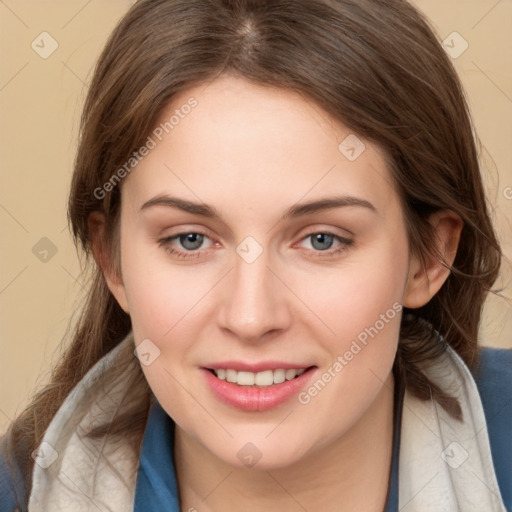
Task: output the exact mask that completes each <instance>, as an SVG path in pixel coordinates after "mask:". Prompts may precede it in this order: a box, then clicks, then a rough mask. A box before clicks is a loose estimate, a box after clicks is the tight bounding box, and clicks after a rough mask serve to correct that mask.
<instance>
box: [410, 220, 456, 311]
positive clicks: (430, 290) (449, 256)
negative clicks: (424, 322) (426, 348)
mask: <svg viewBox="0 0 512 512" xmlns="http://www.w3.org/2000/svg"><path fill="white" fill-rule="evenodd" d="M429 221H430V223H431V224H432V225H433V227H434V230H435V239H436V247H435V248H434V249H435V250H434V251H433V252H432V254H430V253H429V254H426V255H424V261H422V260H421V258H420V257H419V256H418V255H412V256H411V258H410V262H409V273H408V279H407V284H406V288H405V293H404V300H403V305H404V306H405V307H407V308H411V309H415V308H420V307H422V306H424V305H425V304H427V303H428V302H429V301H430V299H431V298H432V297H433V296H434V295H435V294H436V293H437V292H438V291H439V290H440V289H441V286H442V285H443V284H444V282H445V281H446V279H447V278H448V276H449V275H450V269H449V267H450V266H451V265H452V264H453V262H454V261H455V256H456V255H457V248H458V246H459V240H460V234H461V231H462V227H463V222H462V219H461V218H460V217H459V216H458V215H457V214H456V213H454V212H452V211H450V210H441V211H438V212H436V213H434V214H432V215H431V217H430V219H429Z"/></svg>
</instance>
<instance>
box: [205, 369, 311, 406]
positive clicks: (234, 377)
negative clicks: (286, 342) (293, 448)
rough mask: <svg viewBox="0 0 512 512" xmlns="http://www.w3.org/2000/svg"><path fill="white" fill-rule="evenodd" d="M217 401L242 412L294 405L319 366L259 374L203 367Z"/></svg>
mask: <svg viewBox="0 0 512 512" xmlns="http://www.w3.org/2000/svg"><path fill="white" fill-rule="evenodd" d="M201 370H202V372H203V375H204V377H205V380H206V385H207V387H208V388H209V389H210V391H211V392H212V394H213V396H214V397H216V399H219V400H220V401H221V402H223V403H224V404H226V405H228V406H230V407H233V408H235V409H239V410H242V411H257V412H261V411H267V410H269V409H273V408H276V407H278V406H280V405H282V404H285V403H287V402H290V401H291V399H292V398H293V397H294V396H296V395H297V394H298V393H299V392H300V391H301V390H302V389H304V388H305V387H306V385H307V384H308V382H310V381H311V380H312V379H313V378H314V376H315V375H316V373H317V371H316V370H318V367H317V366H308V367H306V368H279V367H276V368H273V369H270V368H269V369H266V370H265V369H261V370H260V371H257V372H251V371H247V370H236V369H234V368H202V369H201Z"/></svg>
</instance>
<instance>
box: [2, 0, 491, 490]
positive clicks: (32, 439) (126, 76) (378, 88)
mask: <svg viewBox="0 0 512 512" xmlns="http://www.w3.org/2000/svg"><path fill="white" fill-rule="evenodd" d="M228 73H229V74H232V75H234V76H239V77H243V78H244V79H246V80H249V81H251V82H253V83H256V84H261V85H271V86H278V87H282V88H286V89H289V90H293V91H295V92H298V93H299V94H301V95H302V96H303V97H304V98H307V99H308V100H310V101H312V102H314V103H315V104H317V105H318V106H320V107H322V108H324V109H325V110H326V111H327V112H328V113H329V114H331V115H332V116H333V117H334V118H336V119H338V120H339V121H341V122H342V123H344V124H345V125H346V126H347V127H348V128H349V129H350V130H351V131H352V132H354V133H356V134H358V135H360V136H362V137H364V138H366V139H368V140H370V141H372V142H374V143H376V144H377V145H378V146H379V147H380V148H381V149H382V150H383V152H384V154H385V155H386V158H387V161H388V165H389V169H390V171H391V173H392V176H393V179H394V182H395V184H396V188H397V190H398V191H399V194H400V198H401V202H402V207H403V210H404V212H405V217H406V220H407V231H408V238H409V244H410V249H411V251H413V252H414V253H415V254H417V255H420V256H421V257H425V256H426V255H430V254H432V250H433V249H432V248H433V247H434V246H435V244H434V233H433V230H432V226H431V224H430V223H429V214H431V213H433V212H435V211H437V210H440V209H449V210H452V211H453V212H455V213H456V214H458V215H459V216H460V218H461V219H462V220H463V222H464V226H463V229H462V233H461V238H460V244H459V249H458V252H457V256H456V258H455V261H454V263H453V265H452V266H451V267H450V269H451V272H450V275H449V277H448V278H447V280H446V282H445V283H444V285H443V286H442V288H441V289H440V291H439V292H438V293H437V294H436V295H435V296H434V297H433V298H432V299H431V300H430V302H429V303H428V304H426V305H425V306H424V307H422V308H420V309H416V310H414V311H412V310H407V309H405V310H404V314H403V316H402V324H401V331H400V340H399V344H398V351H397V354H396V360H395V363H394V371H395V372H396V374H397V375H399V376H400V378H401V379H403V382H404V383H405V385H406V386H407V389H408V390H409V392H410V393H412V394H413V395H415V396H417V397H419V398H420V399H425V400H426V399H430V398H431V397H433V398H434V399H435V400H437V401H438V403H440V404H441V406H443V407H444V408H445V409H446V410H448V411H449V412H450V414H452V416H454V417H456V418H460V416H461V411H460V406H459V404H458V403H457V401H456V400H455V399H454V398H452V397H451V396H449V395H448V394H447V393H446V391H445V390H443V389H439V388H438V387H437V386H435V385H434V384H433V383H432V382H431V381H429V379H428V378H427V377H426V376H425V375H424V371H423V370H424V368H425V365H428V364H429V362H432V361H433V360H435V359H436V358H437V357H438V356H439V355H440V354H442V352H443V351H444V350H446V346H447V345H449V346H451V347H452V348H453V349H454V350H455V351H456V352H457V353H458V354H459V355H460V356H461V357H462V359H463V360H464V361H465V363H466V364H467V365H468V366H469V367H470V368H471V369H474V368H475V365H476V363H477V359H478V328H479V322H480V316H481V311H482V306H483V302H484V299H485V297H486V294H487V293H488V292H489V291H490V290H491V287H492V286H493V284H494V282H495V280H496V278H497V275H498V272H499V267H500V262H501V250H500V246H499V243H498V241H497V238H496V236H495V233H494V230H493V226H492V223H491V219H490V216H489V211H488V206H487V203H486V199H485V195H484V190H483V185H482V178H481V175H480V169H479V162H478V142H477V138H476V136H475V134H474V132H473V128H472V123H471V119H470V115H469V110H468V106H467V103H466V100H465V96H464V92H463V89H462V86H461V83H460V81H459V79H458V77H457V74H456V72H455V71H454V68H453V66H452V64H451V62H450V59H449V58H448V56H447V55H446V53H445V51H444V50H443V48H442V46H441V44H440V43H439V41H438V39H437V37H436V35H435V33H434V32H433V30H432V29H431V28H430V26H429V23H428V21H427V20H426V19H425V18H424V16H423V15H422V14H421V13H420V12H419V11H418V10H417V9H416V8H414V7H413V6H412V5H411V4H409V3H408V2H406V1H405V0H387V1H381V0H272V1H266V0H139V1H138V2H137V3H136V4H134V5H133V7H132V8H131V9H130V10H129V11H128V12H127V14H126V15H125V16H124V17H123V18H122V19H121V21H120V22H119V24H118V26H117V27H116V28H115V30H114V31H113V33H112V34H111V36H110V38H109V40H108V42H107V44H106V46H105V48H104V50H103V52H102V54H101V56H100V58H99V61H98V62H97V65H96V68H95V72H94V75H93V77H92V82H91V84H90V88H89V91H88V95H87V98H86V101H85V105H84V109H83V115H82V118H81V129H80V141H79V147H78V151H77V155H76V161H75V165H74V174H73V179H72V185H71V191H70V195H69V210H68V217H69V222H70V226H71V229H72V233H73V237H74V241H75V244H76V245H77V248H78V250H79V252H80V254H81V257H82V256H83V257H84V260H85V268H84V272H90V280H89V283H90V288H89V291H88V293H87V295H86V297H85V302H84V304H83V309H82V310H81V314H80V316H79V318H78V319H77V321H76V322H75V323H74V325H73V327H70V328H69V332H68V336H67V340H66V341H67V345H66V349H65V350H64V351H63V354H62V357H61V359H60V360H59V362H58V364H57V365H56V367H55V369H54V371H53V374H52V377H51V382H50V383H49V384H48V385H47V386H46V387H45V388H44V389H43V390H42V391H41V392H39V393H38V394H37V395H35V396H34V397H33V400H32V402H31V404H30V405H29V406H28V407H27V408H26V410H25V411H23V412H22V413H21V414H20V416H19V417H18V418H17V419H16V421H15V422H14V423H13V424H12V425H11V428H10V433H11V435H12V439H13V441H14V443H13V446H14V447H15V452H16V453H17V452H19V453H20V454H24V455H20V456H24V457H25V459H24V461H25V463H26V471H30V472H31V470H32V467H33V461H32V460H31V458H30V457H29V456H28V455H27V453H28V454H30V453H31V451H32V450H33V449H35V448H36V447H37V446H38V445H39V443H40V442H41V439H42V436H43V434H44V432H45V430H46V429H47V427H48V425H49V423H50V421H51V419H52V418H53V416H54V415H55V413H56V411H57V410H58V408H59V407H60V405H61V404H62V402H63V400H64V398H65V397H66V396H67V395H68V394H69V392H70V391H71V389H72V388H73V387H74V386H75V385H76V384H77V383H78V381H79V380H80V379H81V378H82V377H83V376H84V374H85V373H86V372H87V370H89V369H90V368H91V367H92V366H93V365H94V364H95V363H96V362H97V361H98V360H99V359H100V358H102V357H103V356H104V355H105V354H106V353H107V352H108V351H110V350H111V349H112V348H113V347H114V346H116V345H117V344H118V343H119V342H120V341H121V340H123V338H125V336H126V335H127V334H128V333H129V331H130V329H131V323H130V317H129V316H128V315H127V314H126V313H125V312H124V311H123V310H122V309H121V308H120V307H119V305H118V303H117V302H116V300H115V298H114V297H113V296H112V294H111V293H110V291H109V289H108V287H107V285H106V282H105V279H104V277H103V275H102V272H101V271H100V269H99V267H98V266H97V265H96V263H95V261H94V260H93V258H92V257H91V255H92V244H91V233H90V231H89V227H88V218H89V215H90V214H91V212H94V211H100V212H102V213H103V214H104V215H105V218H106V232H105V243H106V247H108V249H109V253H110V255H111V261H112V267H113V270H114V271H115V272H118V273H119V272H120V267H119V243H118V239H119V229H118V228H119V220H120V197H121V196H120V194H121V193H122V183H121V184H120V186H117V187H114V188H113V189H112V190H111V191H109V192H108V193H106V194H104V197H102V199H100V200H99V199H98V198H97V197H96V195H95V194H94V191H95V190H96V189H97V188H98V187H102V186H103V184H104V183H106V182H107V181H108V180H109V179H110V178H111V177H112V175H113V173H114V172H115V171H116V170H117V169H119V168H120V167H121V166H122V165H123V164H124V163H125V162H126V161H127V159H128V158H129V157H130V155H132V153H133V152H134V151H136V150H137V149H139V148H140V147H141V146H142V145H143V144H144V142H145V141H146V139H147V137H148V135H149V134H150V133H151V131H152V129H153V128H154V125H155V123H156V120H157V118H158V116H159V114H160V113H161V112H162V110H163V109H164V108H165V107H166V105H167V104H168V102H169V101H170V100H172V99H173V97H174V95H175V94H176V93H178V92H180V91H182V90H185V89H187V88H189V87H192V86H195V85H198V84H200V83H204V82H208V81H210V80H214V79H215V78H216V77H218V76H220V75H222V74H228ZM437 257H441V256H440V255H439V254H438V255H437ZM70 325H71V324H70ZM435 331H437V332H438V333H440V334H441V335H442V340H440V339H439V337H438V336H437V335H436V333H435ZM132 358H133V355H132ZM132 363H133V361H132ZM113 371H114V370H113ZM115 371H117V372H119V373H120V372H127V371H128V372H130V388H131V391H130V392H128V393H127V396H130V408H129V410H128V411H127V412H126V414H125V415H124V416H123V417H119V418H117V419H116V420H115V422H114V423H113V424H111V425H108V426H105V427H104V428H103V430H102V427H101V426H100V427H99V428H96V429H95V430H94V431H93V432H91V433H90V435H92V436H95V435H100V434H101V433H102V432H105V431H106V430H105V429H107V428H108V432H109V435H116V434H120V433H122V434H123V436H124V437H125V438H126V439H128V438H132V439H133V440H134V442H135V443H134V444H135V446H139V445H138V444H137V443H140V441H141V438H142V434H143V430H144V425H145V422H146V419H147V413H148V407H149V403H150V388H149V386H148V384H147V382H146V380H145V378H144V375H143V373H142V371H141V369H140V365H139V364H130V361H129V360H127V361H126V366H123V365H120V366H118V368H117V369H116V370H115ZM112 378H113V379H114V378H115V376H114V375H112ZM30 485H31V484H30Z"/></svg>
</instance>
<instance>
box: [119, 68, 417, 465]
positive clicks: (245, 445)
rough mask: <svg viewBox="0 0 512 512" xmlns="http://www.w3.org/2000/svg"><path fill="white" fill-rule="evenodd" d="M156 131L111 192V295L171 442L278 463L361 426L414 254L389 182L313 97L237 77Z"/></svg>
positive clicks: (384, 381) (171, 115)
mask: <svg viewBox="0 0 512 512" xmlns="http://www.w3.org/2000/svg"><path fill="white" fill-rule="evenodd" d="M186 105H188V107H187V106H186ZM160 123H162V124H160ZM165 123H167V125H166V124H165ZM158 124H159V125H160V126H157V127H155V131H154V132H153V133H152V134H151V135H150V138H151V141H152V142H154V143H155V144H153V143H152V142H150V141H149V139H148V151H147V155H146V156H145V157H143V158H141V161H140V163H138V164H137V165H136V167H135V168H134V169H133V171H131V173H130V174H129V176H128V177H127V178H125V181H124V182H123V183H122V208H121V269H122V283H120V284H118V285H114V286H111V289H112V290H113V291H114V294H115V295H116V297H117V299H118V300H119V302H120V303H121V305H122V306H123V307H124V308H125V309H127V310H128V311H129V314H130V316H131V320H132V325H133V330H134V336H135V340H136V344H137V345H139V344H141V343H143V345H141V348H140V354H139V358H140V359H141V363H142V369H143V371H144V373H145V376H146V378H147V380H148V382H149V385H150V386H151V388H152V390H153V392H154V394H155V396H156V397H157V399H158V401H159V402H160V404H161V405H162V407H163V408H164V409H165V410H166V412H167V413H168V414H169V415H170V416H171V417H172V418H173V419H174V420H175V422H176V423H177V425H178V427H179V428H180V429H181V431H182V432H183V433H184V435H186V436H187V437H188V438H189V439H192V440H194V441H195V442H197V443H198V444H199V445H200V446H202V447H203V448H206V449H207V450H208V451H209V452H210V453H212V454H214V455H215V456H217V457H219V458H220V459H222V460H223V461H225V462H227V463H229V464H233V465H238V466H240V465H242V464H248V463H249V464H250V462H249V459H250V458H251V457H252V459H251V460H254V461H257V462H258V464H259V467H266V468H277V467H284V466H287V465H289V464H292V463H294V462H296V461H299V460H300V459H302V458H304V457H306V456H308V455H311V454H313V453H315V451H317V450H320V449H322V448H326V447H328V446H329V445H331V444H332V443H335V442H336V441H337V440H339V439H341V438H343V437H344V436H346V435H348V434H349V432H351V431H354V429H357V427H358V425H360V424H361V423H362V422H368V421H369V419H371V418H369V417H370V416H371V414H373V412H372V411H374V410H375V407H376V403H377V402H378V401H379V400H382V399H383V398H382V397H383V396H384V394H385V393H386V392H389V391H388V390H386V387H387V386H389V385H390V384H392V377H391V368H392V364H393V360H394V357H395V352H396V348H397V341H398V333H399V325H400V317H401V305H402V304H403V303H404V298H405V297H406V294H407V288H408V285H407V282H408V269H409V257H410V256H409V250H408V241H407V236H406V227H405V223H404V217H403V213H402V209H401V205H400V203H399V198H398V195H397V192H396V190H395V189H394V186H393V181H392V178H391V175H390V172H389V170H388V169H387V167H386V165H385V160H384V157H383V155H382V154H381V153H380V152H379V151H378V149H377V148H376V147H375V146H374V145H373V144H371V143H369V142H368V141H366V140H361V139H360V138H357V137H356V136H355V135H354V134H352V133H351V132H350V130H348V129H347V128H346V127H345V126H343V125H342V124H340V123H339V122H337V121H335V120H334V119H332V118H330V117H329V115H328V114H327V113H326V112H325V111H323V110H321V109H320V108H319V107H317V106H316V105H314V104H312V103H311V102H309V101H306V100H304V99H303V98H302V97H301V96H299V95H297V94H296V93H294V92H291V91H289V90H281V89H272V88H268V87H262V86H256V85H252V84H250V83H248V82H246V81H243V80H241V79H237V78H233V77H227V76H224V77H222V78H220V79H217V80H216V81H214V82H212V83H211V84H209V85H202V86H199V87H195V88H192V89H189V90H187V91H184V92H182V93H181V94H180V95H179V96H177V97H175V98H174V99H173V102H172V104H171V105H169V106H168V108H167V109H166V110H165V111H164V112H162V115H161V118H160V120H159V121H158ZM167 132H168V133H167ZM153 146H154V147H153ZM187 234H188V236H187ZM294 369H295V370H299V372H298V374H299V375H298V376H296V377H295V375H296V374H297V372H294V371H293V370H294ZM286 370H289V371H288V372H286ZM287 377H289V378H290V379H291V380H286V379H287ZM283 379H284V382H282V381H283ZM228 381H234V382H228ZM254 382H256V384H259V385H256V384H254ZM251 383H252V385H251ZM271 383H272V384H271Z"/></svg>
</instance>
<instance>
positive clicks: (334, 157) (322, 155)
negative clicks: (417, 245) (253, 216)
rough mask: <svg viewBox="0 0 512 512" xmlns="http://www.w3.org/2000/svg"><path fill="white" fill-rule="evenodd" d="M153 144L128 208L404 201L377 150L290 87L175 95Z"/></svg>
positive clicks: (244, 85)
mask: <svg viewBox="0 0 512 512" xmlns="http://www.w3.org/2000/svg"><path fill="white" fill-rule="evenodd" d="M191 105H193V107H191ZM150 137H151V138H152V139H153V140H154V142H155V147H154V148H153V149H151V150H150V151H149V153H148V154H147V156H146V157H144V159H143V160H142V161H141V162H140V163H139V164H138V165H137V168H136V170H135V172H132V173H131V174H130V176H129V178H128V179H127V180H126V181H127V183H125V184H123V187H124V186H125V185H127V190H126V193H127V194H129V196H130V197H131V199H132V200H131V201H130V203H131V204H138V205H140V204H142V203H143V202H144V201H147V200H148V199H150V198H151V197H153V196H155V195H157V194H162V193H167V194H172V195H173V196H176V195H181V196H182V197H185V198H188V199H191V200H195V201H198V200H200V201H205V202H207V203H211V202H213V203H216V204H222V205H223V206H224V205H225V206H227V205H229V204H233V205H236V204H239V205H240V204H243V205H244V206H245V208H246V209H247V210H248V211H251V210H254V209H255V208H258V209H260V210H261V209H262V208H263V209H265V210H271V209H272V208H273V207H274V205H275V206H276V207H278V206H279V208H281V206H282V205H283V204H286V205H287V206H289V205H288V203H290V204H292V203H297V202H299V201H301V198H304V199H305V200H306V199H307V200H311V199H314V198H316V197H320V196H323V195H325V194H331V195H332V194H333V193H335V194H342V193H343V194H348V195H353V196H359V197H364V198H365V199H367V200H368V201H370V202H372V203H373V204H375V205H376V206H377V208H384V207H385V206H386V205H388V204H389V203H390V202H391V203H396V200H397V195H396V193H395V190H394V189H395V187H394V184H393V180H392V178H391V175H390V173H389V170H388V169H387V165H386V161H385V158H384V155H383V154H382V152H381V151H380V150H379V148H378V147H376V146H375V145H373V144H371V143H369V142H368V141H365V140H363V139H362V138H361V137H358V136H357V135H356V134H354V133H351V131H350V130H349V129H348V128H347V127H346V126H344V125H343V124H342V123H341V122H339V121H337V120H336V119H335V118H334V117H332V116H331V115H329V114H328V113H327V112H326V111H325V110H323V109H321V108H320V107H318V106H317V105H316V104H315V103H314V102H312V101H309V100H308V99H306V98H304V97H302V96H301V95H300V94H298V93H296V92H294V91H291V90H289V89H281V88H274V87H267V86H260V85H255V84H251V83H249V82H247V81H245V80H243V79H240V78H234V77H221V78H219V79H217V80H215V81H214V82H211V83H209V84H201V85H199V86H196V87H193V88H190V89H187V90H184V91H182V92H181V93H179V94H178V95H176V96H175V97H174V98H173V100H172V101H171V102H170V103H169V104H168V105H167V106H166V107H165V108H164V110H163V111H162V112H161V113H160V116H159V119H158V120H157V123H156V125H155V127H154V130H153V132H152V133H151V134H150ZM123 194H125V192H123ZM268 213H270V212H268Z"/></svg>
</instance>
